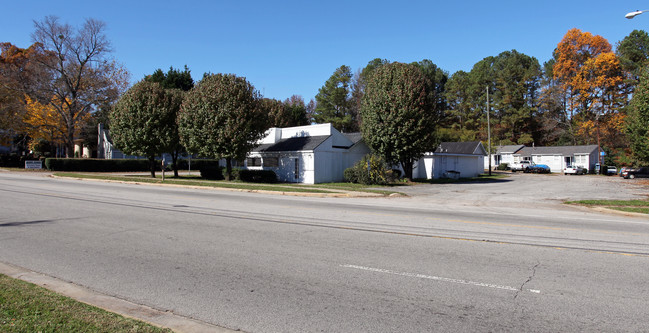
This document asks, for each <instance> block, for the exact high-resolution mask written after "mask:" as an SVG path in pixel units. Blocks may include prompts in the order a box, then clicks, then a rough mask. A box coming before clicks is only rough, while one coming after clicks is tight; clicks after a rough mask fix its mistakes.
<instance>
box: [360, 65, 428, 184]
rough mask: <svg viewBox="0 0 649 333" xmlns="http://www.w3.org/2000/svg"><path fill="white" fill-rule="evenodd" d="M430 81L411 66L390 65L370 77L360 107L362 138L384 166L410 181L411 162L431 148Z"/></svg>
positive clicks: (378, 69)
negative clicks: (394, 167) (394, 166)
mask: <svg viewBox="0 0 649 333" xmlns="http://www.w3.org/2000/svg"><path fill="white" fill-rule="evenodd" d="M429 87H430V82H429V80H428V79H427V78H426V76H425V75H424V73H422V71H421V69H420V68H419V67H418V66H415V65H408V64H403V63H396V62H395V63H391V64H388V65H385V66H381V67H379V68H377V69H376V70H375V71H374V73H373V74H372V75H371V76H370V78H369V80H368V82H367V86H366V89H365V95H364V96H363V102H362V105H361V117H362V127H361V130H362V132H363V138H364V139H365V142H366V143H367V144H368V146H369V147H370V148H371V149H372V150H373V151H374V152H375V153H377V154H379V155H380V156H382V157H383V158H384V159H385V160H386V161H387V162H388V163H393V164H394V163H400V164H401V167H402V168H403V170H404V172H405V177H406V178H409V179H412V166H413V163H414V161H415V160H417V159H419V158H421V157H422V156H423V155H424V153H425V152H427V151H431V150H432V149H433V148H434V143H435V142H434V140H435V135H434V133H435V129H436V127H437V122H436V118H435V117H432V116H431V110H432V109H433V106H432V105H431V100H430V98H429V91H428V88H429Z"/></svg>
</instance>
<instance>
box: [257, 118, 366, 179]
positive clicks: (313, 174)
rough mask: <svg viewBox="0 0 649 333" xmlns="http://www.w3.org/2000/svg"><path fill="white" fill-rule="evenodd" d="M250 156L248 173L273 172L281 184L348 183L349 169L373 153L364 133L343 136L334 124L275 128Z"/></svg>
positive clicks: (268, 132)
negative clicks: (345, 178)
mask: <svg viewBox="0 0 649 333" xmlns="http://www.w3.org/2000/svg"><path fill="white" fill-rule="evenodd" d="M258 143H259V146H257V148H255V149H253V151H252V152H250V153H249V154H248V158H247V159H246V163H245V164H246V167H247V168H248V169H251V170H254V169H258V170H260V169H264V170H272V171H274V172H275V173H276V174H277V178H278V180H279V181H280V182H291V183H305V184H315V183H328V182H339V181H343V180H344V176H343V173H344V171H345V169H347V168H349V167H352V166H353V165H354V164H355V163H356V162H358V161H359V160H361V159H362V158H363V156H365V155H367V154H369V153H370V150H369V148H368V147H367V146H366V145H365V143H364V142H363V140H362V138H361V135H360V133H350V134H342V133H340V132H339V131H338V130H336V129H335V128H333V126H332V125H331V124H318V125H308V126H297V127H287V128H271V129H269V130H268V131H267V132H266V136H265V137H264V138H263V139H261V140H260V141H259V142H258Z"/></svg>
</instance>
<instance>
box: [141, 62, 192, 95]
mask: <svg viewBox="0 0 649 333" xmlns="http://www.w3.org/2000/svg"><path fill="white" fill-rule="evenodd" d="M144 80H145V81H149V82H158V83H160V85H161V86H162V88H164V89H180V90H182V91H189V90H191V89H192V88H193V87H194V79H192V74H191V72H190V71H189V68H188V67H187V65H185V69H184V70H183V71H180V70H178V69H175V68H173V66H172V67H169V70H168V71H167V73H164V72H163V71H162V69H160V68H158V69H156V70H155V72H153V74H151V75H148V76H146V77H145V78H144Z"/></svg>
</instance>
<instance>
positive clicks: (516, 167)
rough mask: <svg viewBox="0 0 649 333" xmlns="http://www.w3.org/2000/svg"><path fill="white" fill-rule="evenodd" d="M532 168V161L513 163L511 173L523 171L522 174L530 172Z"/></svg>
mask: <svg viewBox="0 0 649 333" xmlns="http://www.w3.org/2000/svg"><path fill="white" fill-rule="evenodd" d="M532 166H534V162H532V161H528V160H525V161H520V162H514V163H512V166H511V168H512V172H516V171H523V172H530V168H531V167H532Z"/></svg>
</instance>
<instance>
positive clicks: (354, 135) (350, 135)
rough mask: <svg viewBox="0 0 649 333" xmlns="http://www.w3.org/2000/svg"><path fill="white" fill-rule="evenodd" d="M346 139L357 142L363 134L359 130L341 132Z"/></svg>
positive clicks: (361, 138)
mask: <svg viewBox="0 0 649 333" xmlns="http://www.w3.org/2000/svg"><path fill="white" fill-rule="evenodd" d="M342 134H343V135H344V136H345V137H347V139H349V140H350V141H351V142H352V143H353V144H357V143H358V141H361V140H363V134H361V132H354V133H342Z"/></svg>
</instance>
